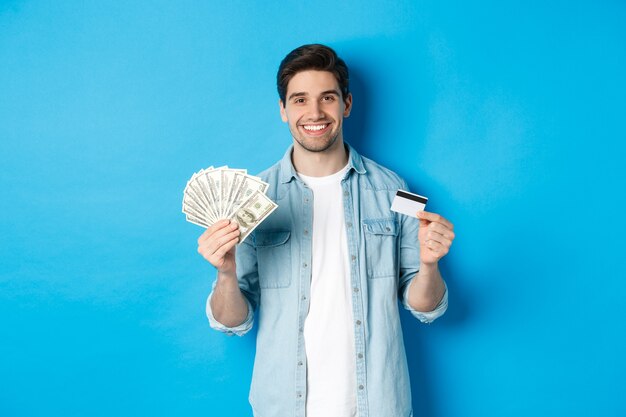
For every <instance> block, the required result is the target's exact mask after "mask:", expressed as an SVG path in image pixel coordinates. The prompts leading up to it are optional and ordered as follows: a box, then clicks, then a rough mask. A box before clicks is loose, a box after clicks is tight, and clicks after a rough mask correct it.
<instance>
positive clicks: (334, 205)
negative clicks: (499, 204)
mask: <svg viewBox="0 0 626 417" xmlns="http://www.w3.org/2000/svg"><path fill="white" fill-rule="evenodd" d="M277 83H278V94H279V96H280V99H279V106H280V115H281V118H282V120H283V121H284V122H286V123H287V124H288V126H289V130H290V132H291V136H292V139H293V144H292V146H290V147H289V149H288V150H287V152H286V153H285V155H284V157H283V158H282V160H280V161H279V162H278V163H277V164H276V165H274V166H272V167H271V168H269V169H268V170H266V171H264V172H263V173H261V174H260V176H261V178H263V179H264V180H265V181H267V182H268V183H269V189H268V192H267V194H268V196H269V197H270V198H272V199H273V200H274V201H275V202H276V203H277V204H278V209H277V210H276V211H275V212H274V213H273V214H272V215H270V216H269V217H268V218H267V219H266V220H265V221H264V222H263V223H262V224H260V225H259V226H258V228H257V229H256V230H255V231H254V232H253V234H252V235H251V237H252V239H247V240H246V241H244V242H243V243H242V244H241V245H240V246H238V247H236V244H237V242H238V236H239V231H238V227H237V225H236V224H235V223H229V222H228V221H227V220H222V221H220V222H217V223H216V224H214V225H213V226H212V227H210V228H209V229H207V230H206V232H204V233H203V234H202V236H200V238H199V239H198V251H199V252H200V254H202V255H203V256H204V257H205V258H206V259H207V260H208V261H209V262H210V263H211V264H212V265H214V266H215V267H216V268H217V271H218V275H217V280H216V282H215V286H214V289H213V291H212V293H211V294H210V295H209V298H208V300H207V315H208V318H209V321H210V323H211V326H212V327H214V328H216V329H218V330H220V331H223V332H226V333H228V334H237V335H243V334H244V333H246V332H247V331H248V330H250V329H251V327H252V325H253V321H254V318H255V315H256V318H257V322H258V335H257V352H256V358H255V365H254V373H253V377H252V387H251V389H250V403H251V405H252V409H253V412H254V415H255V416H257V417H286V416H299V417H304V416H307V417H318V416H323V417H355V416H358V417H367V416H371V417H399V416H402V417H404V416H406V417H408V416H411V415H412V410H411V390H410V386H409V375H408V368H407V363H406V355H405V351H404V344H403V339H402V330H401V327H400V318H399V309H398V300H400V302H401V303H402V305H403V306H404V307H405V308H407V309H408V310H409V311H411V313H412V314H413V315H414V316H416V317H417V318H418V319H419V320H421V321H422V322H425V323H430V322H432V321H433V320H435V319H436V318H437V317H439V316H441V315H442V314H443V313H444V312H445V310H446V308H447V289H446V286H445V283H444V281H443V279H442V278H441V275H440V273H439V268H438V262H439V260H440V259H441V258H442V257H443V256H445V255H446V254H447V253H448V250H449V248H450V245H451V244H452V240H453V239H454V232H453V227H452V224H451V223H450V222H449V221H448V220H446V219H445V218H443V217H442V216H440V215H438V214H435V213H428V212H420V213H419V214H418V217H419V219H416V218H413V217H409V216H405V215H401V214H398V213H395V212H392V211H390V207H391V202H392V199H393V196H394V195H395V193H396V191H397V190H398V189H404V190H406V189H407V184H406V182H405V181H404V180H402V179H401V178H399V177H398V176H397V175H396V174H395V173H393V172H392V171H390V170H388V169H386V168H384V167H382V166H380V165H378V164H376V163H375V162H373V161H371V160H370V159H367V158H365V157H362V156H360V155H359V154H358V153H357V152H356V151H355V150H354V148H352V147H350V146H349V145H348V144H347V143H346V142H344V138H343V120H344V118H347V117H348V116H349V115H350V110H351V108H352V95H351V93H350V91H349V76H348V68H347V66H346V64H345V63H344V62H343V60H341V59H340V58H339V57H338V56H337V55H336V53H335V52H334V51H333V50H332V49H330V48H328V47H326V46H323V45H304V46H302V47H299V48H297V49H295V50H293V51H292V52H290V53H289V54H288V55H287V56H286V57H285V59H284V60H283V61H282V62H281V64H280V67H279V70H278V77H277Z"/></svg>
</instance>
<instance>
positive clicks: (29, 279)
mask: <svg viewBox="0 0 626 417" xmlns="http://www.w3.org/2000/svg"><path fill="white" fill-rule="evenodd" d="M99 3H101V4H99ZM336 3H338V2H334V1H318V2H315V3H308V2H244V1H232V2H217V1H211V2H208V1H178V2H166V1H157V2H154V1H152V2H148V1H145V2H138V1H131V2H123V1H118V2H82V1H57V2H44V1H42V0H39V1H19V0H14V1H2V2H0V187H1V188H0V189H1V191H2V193H1V195H2V197H1V200H0V210H1V216H0V236H1V237H0V239H1V240H0V245H1V246H0V416H11V417H13V416H42V415H46V416H68V415H70V416H73V415H76V416H85V415H89V416H135V415H155V416H168V415H174V414H175V413H184V414H183V415H186V416H207V415H209V416H212V415H234V416H249V415H251V413H250V411H249V406H248V404H247V391H248V386H249V380H250V376H251V367H252V360H253V355H254V335H249V336H247V337H244V338H228V337H226V336H223V335H221V334H218V333H216V332H214V331H212V330H210V329H209V326H208V323H207V321H206V319H205V316H204V303H205V297H206V295H207V294H208V292H209V289H210V286H211V283H212V280H213V278H214V270H213V269H212V268H211V267H210V265H209V264H208V263H206V262H205V261H204V260H203V259H202V258H201V257H199V256H198V254H197V253H196V238H197V236H198V235H199V234H200V233H201V229H200V228H198V227H196V226H194V225H191V224H188V223H186V222H185V221H184V217H183V215H182V214H181V213H180V202H181V196H182V190H183V188H184V185H185V182H186V180H187V179H188V177H189V176H190V175H191V174H192V173H193V172H194V171H196V170H198V169H199V168H201V167H205V166H208V165H211V164H213V165H220V164H229V165H231V166H234V167H245V168H248V169H249V170H250V171H252V172H258V171H260V170H262V169H263V168H265V167H267V166H269V165H270V164H271V163H273V162H274V161H275V160H277V159H278V158H280V157H281V156H282V154H283V152H284V150H285V148H286V147H287V146H288V144H289V143H290V137H289V135H288V131H287V128H286V126H285V125H284V124H283V123H282V122H281V121H280V117H279V114H278V107H277V101H278V98H277V94H276V91H275V79H274V77H275V71H276V69H277V66H278V63H279V61H280V59H282V57H283V56H284V55H285V54H286V53H287V52H288V51H289V50H291V49H292V48H294V47H296V46H299V45H300V44H303V43H309V42H324V43H328V44H330V45H331V46H333V47H334V48H336V49H337V50H338V52H339V53H340V54H341V55H342V56H343V57H344V58H345V59H346V61H347V62H348V63H349V65H350V66H351V69H352V72H353V91H354V103H355V105H354V106H355V107H354V111H353V114H352V116H351V118H350V119H349V121H348V122H347V126H346V132H347V133H346V137H347V139H348V140H349V141H350V142H351V143H352V144H353V145H354V146H356V147H357V149H359V150H360V151H361V152H362V153H363V154H365V155H367V156H370V157H373V158H374V159H376V160H377V161H379V162H381V163H383V164H385V165H387V166H389V167H390V168H392V169H394V170H396V171H397V172H399V173H400V174H401V175H403V176H404V177H405V178H407V180H408V181H409V183H410V184H411V186H412V188H413V189H414V190H415V191H417V192H419V193H421V194H425V195H427V196H429V197H430V201H431V205H430V208H431V209H432V210H435V211H439V212H441V213H442V214H444V215H446V216H447V217H449V218H450V219H451V220H452V221H453V222H454V223H455V226H456V230H457V234H458V238H457V240H456V241H455V244H454V246H453V251H452V253H451V254H450V255H449V256H448V257H447V259H446V260H445V263H444V265H443V270H444V272H445V275H446V277H447V279H448V284H449V287H450V309H449V311H448V313H447V314H446V316H444V317H443V318H441V319H440V320H439V321H437V322H436V323H435V324H433V325H431V326H425V325H420V324H419V323H417V322H415V321H414V320H412V319H409V317H408V316H406V315H404V316H403V321H404V329H405V339H406V343H407V349H408V352H409V363H410V367H411V378H412V381H413V392H414V406H415V409H416V415H417V416H425V417H458V416H464V417H489V416H494V417H496V416H497V417H500V416H528V415H534V416H535V415H536V416H556V415H559V416H565V415H566V416H570V417H572V416H581V417H582V416H591V415H598V416H603V417H605V416H624V415H626V400H625V399H624V395H623V394H624V388H625V387H626V376H625V375H626V355H624V352H626V320H625V319H626V303H625V302H624V297H625V290H626V280H625V278H626V267H625V262H624V246H625V245H624V243H623V241H624V236H626V228H625V225H624V216H623V214H622V212H623V207H624V205H625V204H626V201H625V198H624V188H625V187H624V180H623V178H624V177H625V174H626V172H625V171H626V170H625V168H624V164H625V162H624V160H625V157H626V152H625V146H624V143H625V142H626V128H625V123H624V121H625V119H626V111H625V110H626V106H625V98H626V77H625V76H624V74H626V24H625V22H626V4H625V3H624V2H622V1H604V2H592V1H574V2H552V3H551V4H549V5H548V4H546V3H545V2H531V3H535V4H529V3H528V2H519V3H518V2H515V3H512V4H503V2H497V1H493V2H489V1H486V2H481V5H480V6H475V5H474V6H469V5H468V4H467V3H468V2H463V1H450V2H430V1H409V0H405V1H398V2H396V3H395V4H394V5H391V3H389V2H373V1H363V0H361V1H356V0H353V1H347V2H342V4H341V5H338V4H336ZM105 4H106V6H105ZM383 4H384V5H383Z"/></svg>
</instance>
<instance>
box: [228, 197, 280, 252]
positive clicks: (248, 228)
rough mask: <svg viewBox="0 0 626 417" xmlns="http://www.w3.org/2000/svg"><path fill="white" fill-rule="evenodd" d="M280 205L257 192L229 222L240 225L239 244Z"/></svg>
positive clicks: (238, 209) (235, 212) (241, 206)
mask: <svg viewBox="0 0 626 417" xmlns="http://www.w3.org/2000/svg"><path fill="white" fill-rule="evenodd" d="M277 207H278V205H277V204H276V203H274V202H273V201H272V200H270V199H269V197H268V196H266V195H265V194H263V193H262V192H261V191H258V190H257V191H255V192H254V193H253V194H252V195H251V196H250V197H249V198H248V199H247V200H246V201H245V202H244V203H243V204H241V205H240V206H239V208H237V210H236V211H234V212H233V214H231V216H230V218H229V220H234V221H236V222H237V224H238V225H239V231H240V233H241V234H240V235H239V243H241V242H243V241H244V240H245V239H246V238H247V237H248V236H249V235H250V233H252V231H253V230H254V229H255V228H256V227H257V226H258V225H259V224H261V222H262V221H263V220H265V219H266V218H267V216H269V215H270V214H272V212H273V211H274V210H276V208H277Z"/></svg>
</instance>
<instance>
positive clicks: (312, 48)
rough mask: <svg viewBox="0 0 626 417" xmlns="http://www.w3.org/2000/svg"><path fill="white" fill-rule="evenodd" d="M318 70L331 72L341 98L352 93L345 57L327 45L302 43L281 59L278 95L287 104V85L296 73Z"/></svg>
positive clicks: (277, 78) (277, 81) (277, 82)
mask: <svg viewBox="0 0 626 417" xmlns="http://www.w3.org/2000/svg"><path fill="white" fill-rule="evenodd" d="M307 70H317V71H328V72H331V73H332V74H333V75H334V76H335V78H336V79H337V82H338V83H339V88H340V89H341V98H343V100H344V101H345V100H346V97H347V96H348V94H349V93H350V88H349V85H350V77H349V75H348V66H347V65H346V63H345V62H344V61H343V59H341V58H339V57H338V56H337V53H336V52H335V51H333V50H332V49H331V48H329V47H328V46H326V45H320V44H310V45H302V46H300V47H298V48H296V49H294V50H293V51H291V52H289V53H288V54H287V56H286V57H285V58H284V59H283V60H282V61H281V63H280V66H279V67H278V74H277V75H276V86H277V87H278V95H279V96H280V99H281V100H282V102H283V106H284V105H285V98H286V95H287V85H288V84H289V81H291V79H292V78H293V76H294V75H296V74H297V73H299V72H301V71H307Z"/></svg>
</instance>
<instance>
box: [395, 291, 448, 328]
mask: <svg viewBox="0 0 626 417" xmlns="http://www.w3.org/2000/svg"><path fill="white" fill-rule="evenodd" d="M444 285H445V282H444ZM409 288H411V284H410V283H409V285H407V286H406V287H405V289H404V294H403V296H402V305H403V306H404V308H406V309H407V310H409V311H410V312H411V314H413V316H414V317H416V318H417V319H419V321H421V322H422V323H432V322H433V321H435V320H436V319H438V318H439V317H441V316H443V313H445V312H446V310H447V309H448V286H447V285H446V290H445V292H444V293H443V297H441V301H439V304H437V307H435V309H434V310H433V311H417V310H415V309H414V308H412V307H411V306H410V305H409V302H408V299H409Z"/></svg>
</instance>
